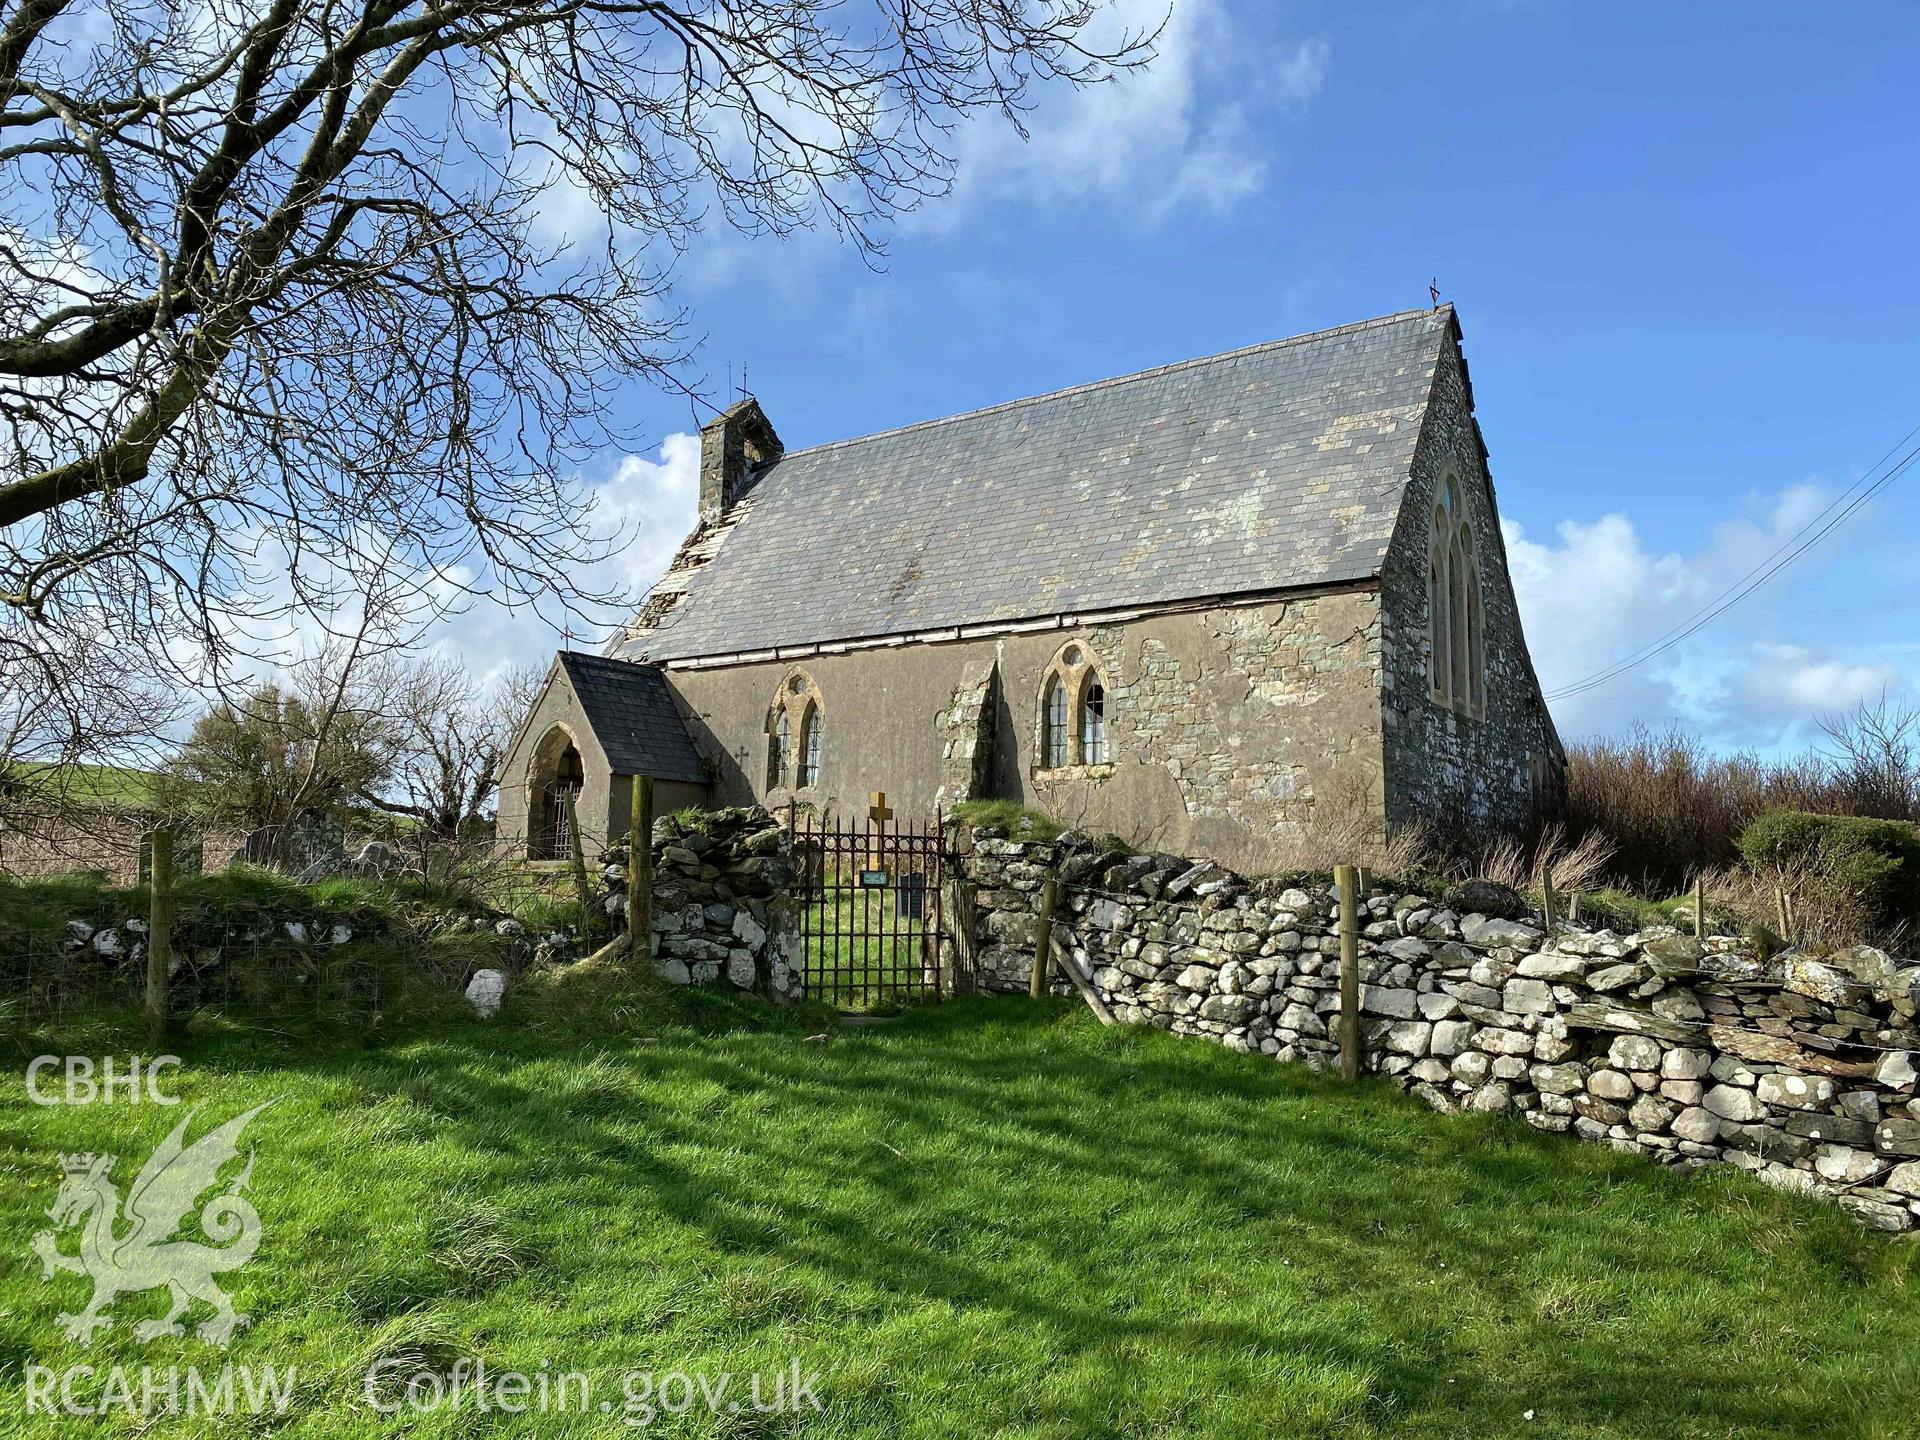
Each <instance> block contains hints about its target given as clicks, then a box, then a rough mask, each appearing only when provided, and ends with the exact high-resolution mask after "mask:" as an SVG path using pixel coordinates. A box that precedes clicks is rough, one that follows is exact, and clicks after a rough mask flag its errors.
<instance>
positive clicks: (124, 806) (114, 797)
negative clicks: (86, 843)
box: [0, 763, 160, 810]
mask: <svg viewBox="0 0 1920 1440" xmlns="http://www.w3.org/2000/svg"><path fill="white" fill-rule="evenodd" d="M5 779H12V780H15V781H18V782H19V783H20V784H22V785H23V786H26V787H29V788H43V789H47V790H50V791H51V792H52V793H53V794H55V795H57V796H59V797H60V798H61V799H62V800H65V801H67V802H68V803H70V804H74V805H80V806H91V807H99V808H101V809H114V810H144V809H148V808H150V807H151V806H152V805H153V804H154V799H155V795H154V792H155V787H156V785H157V784H158V783H159V780H160V776H159V775H158V774H156V773H155V772H153V771H150V770H136V769H133V768H132V767H131V766H127V765H89V764H74V765H47V764H40V763H28V764H19V765H14V766H11V767H7V768H6V770H5V773H4V774H0V780H5Z"/></svg>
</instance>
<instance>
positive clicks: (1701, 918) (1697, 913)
mask: <svg viewBox="0 0 1920 1440" xmlns="http://www.w3.org/2000/svg"><path fill="white" fill-rule="evenodd" d="M1693 934H1694V938H1695V939H1698V940H1704V939H1706V938H1707V877H1706V876H1705V875H1696V876H1694V877H1693Z"/></svg>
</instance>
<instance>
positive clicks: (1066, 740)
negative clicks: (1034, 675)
mask: <svg viewBox="0 0 1920 1440" xmlns="http://www.w3.org/2000/svg"><path fill="white" fill-rule="evenodd" d="M1108 718H1109V716H1108V714H1107V681H1106V676H1105V675H1104V674H1103V673H1102V672H1101V670H1100V664H1099V662H1098V661H1097V660H1095V659H1094V658H1093V654H1092V652H1091V651H1090V650H1089V649H1088V648H1087V647H1086V646H1085V645H1083V644H1081V643H1080V642H1079V641H1070V642H1069V643H1068V644H1066V645H1063V646H1061V647H1060V653H1059V654H1057V655H1055V656H1054V657H1053V660H1052V661H1051V662H1050V663H1049V664H1048V666H1047V670H1046V674H1045V675H1044V676H1043V677H1042V678H1041V681H1040V714H1039V726H1038V731H1039V733H1038V736H1037V739H1038V744H1037V746H1036V747H1035V751H1034V754H1035V765H1034V768H1035V769H1036V770H1038V771H1042V772H1045V771H1050V770H1067V769H1070V768H1072V767H1073V766H1076V765H1110V764H1112V763H1113V746H1112V743H1111V741H1110V740H1109V738H1108V732H1107V721H1108Z"/></svg>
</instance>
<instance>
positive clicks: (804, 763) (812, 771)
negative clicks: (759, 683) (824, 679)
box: [767, 670, 826, 791]
mask: <svg viewBox="0 0 1920 1440" xmlns="http://www.w3.org/2000/svg"><path fill="white" fill-rule="evenodd" d="M825 713H826V707H825V705H824V704H823V702H822V701H821V698H820V687H819V686H818V685H816V684H814V682H813V677H812V676H811V675H809V674H807V672H806V671H804V670H795V671H792V672H791V673H790V674H788V675H787V677H786V678H785V679H784V680H782V681H781V682H780V689H779V692H778V693H777V694H776V695H775V696H774V697H773V704H772V705H771V706H769V707H768V709H767V789H768V790H769V791H773V790H785V789H789V788H791V789H795V790H804V789H806V788H807V787H808V786H810V785H818V784H819V783H820V764H821V756H822V754H823V752H824V747H825V739H824V736H823V731H824V729H825Z"/></svg>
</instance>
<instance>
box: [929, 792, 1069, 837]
mask: <svg viewBox="0 0 1920 1440" xmlns="http://www.w3.org/2000/svg"><path fill="white" fill-rule="evenodd" d="M953 814H954V815H955V816H956V817H957V818H959V819H961V820H964V821H965V822H966V823H967V824H969V825H972V826H975V827H978V826H981V825H998V826H1001V827H1003V828H1004V829H1005V830H1006V832H1007V833H1008V834H1009V835H1011V836H1012V837H1013V838H1014V839H1016V840H1051V839H1053V838H1054V837H1055V836H1057V835H1059V834H1060V832H1061V831H1062V830H1063V829H1064V828H1065V827H1064V826H1062V825H1061V823H1060V822H1059V821H1058V820H1056V819H1054V818H1053V817H1052V816H1051V815H1048V814H1047V813H1046V812H1045V811H1041V810H1035V809H1033V808H1032V807H1031V806H1027V805H1022V804H1021V803H1020V802H1019V801H1018V800H963V801H961V802H960V803H959V804H958V805H956V806H954V807H953Z"/></svg>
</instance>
